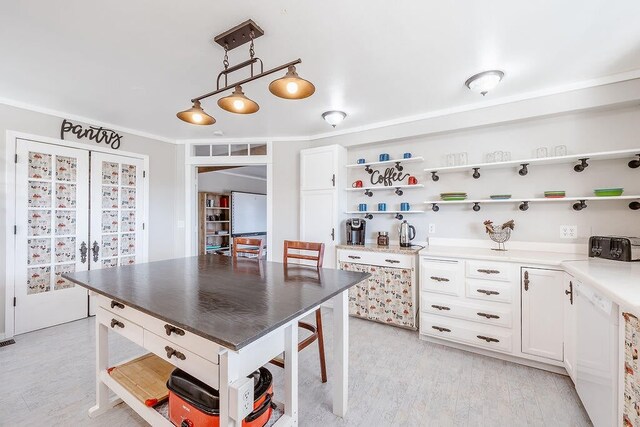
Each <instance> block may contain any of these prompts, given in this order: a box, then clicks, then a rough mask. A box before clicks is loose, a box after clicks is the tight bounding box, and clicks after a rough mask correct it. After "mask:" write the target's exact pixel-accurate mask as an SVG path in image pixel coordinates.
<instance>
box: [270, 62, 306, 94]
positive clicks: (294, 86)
mask: <svg viewBox="0 0 640 427" xmlns="http://www.w3.org/2000/svg"><path fill="white" fill-rule="evenodd" d="M269 91H270V92H271V93H272V94H274V95H275V96H277V97H280V98H284V99H304V98H308V97H310V96H311V95H313V92H315V91H316V87H315V86H314V85H313V83H311V82H310V81H308V80H305V79H303V78H301V77H300V76H298V73H297V72H296V67H295V65H291V66H290V67H289V68H288V70H287V74H285V75H284V77H281V78H279V79H277V80H274V81H272V82H271V84H270V85H269Z"/></svg>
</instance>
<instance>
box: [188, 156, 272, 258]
mask: <svg viewBox="0 0 640 427" xmlns="http://www.w3.org/2000/svg"><path fill="white" fill-rule="evenodd" d="M197 171H198V206H197V209H198V254H199V255H204V254H212V253H215V254H219V255H227V256H229V255H231V253H232V250H233V242H234V238H235V237H254V238H256V239H260V240H262V242H263V250H266V249H267V248H266V242H267V167H266V165H249V166H200V167H198V168H197Z"/></svg>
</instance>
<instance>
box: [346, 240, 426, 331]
mask: <svg viewBox="0 0 640 427" xmlns="http://www.w3.org/2000/svg"><path fill="white" fill-rule="evenodd" d="M378 255H379V254H376V253H371V254H369V253H367V252H360V251H339V252H338V258H339V268H340V269H341V270H346V271H359V272H365V273H369V274H371V277H369V279H367V280H366V281H364V282H362V283H359V284H357V285H356V286H354V287H352V288H351V289H349V314H351V315H352V316H356V317H361V318H364V319H368V320H373V321H376V322H381V323H386V324H389V325H394V326H401V327H404V328H410V329H416V327H417V325H416V291H415V289H416V273H415V263H414V261H413V260H414V258H415V257H413V256H410V255H393V256H385V257H382V258H381V257H379V256H378ZM354 261H356V262H354ZM378 261H380V262H378ZM385 262H388V263H389V264H390V265H399V267H392V266H387V265H380V264H383V263H385Z"/></svg>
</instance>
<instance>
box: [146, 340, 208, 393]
mask: <svg viewBox="0 0 640 427" xmlns="http://www.w3.org/2000/svg"><path fill="white" fill-rule="evenodd" d="M144 348H146V349H147V350H149V351H151V352H153V353H155V354H156V355H158V356H159V357H161V358H162V359H164V360H166V361H167V362H169V363H171V364H172V365H174V366H177V367H178V368H180V369H182V370H183V371H186V372H187V373H189V374H191V375H193V376H194V377H196V378H198V379H199V380H201V381H204V382H206V383H207V384H209V385H210V386H211V387H213V388H216V389H217V388H219V371H218V365H216V364H214V363H211V362H210V361H208V360H206V359H204V358H202V357H200V356H198V355H197V354H195V353H193V352H191V351H189V350H186V349H185V348H184V347H181V346H179V345H176V344H174V343H172V342H171V341H168V340H166V339H164V338H162V337H159V336H158V335H156V334H154V333H151V332H149V331H146V330H145V331H144Z"/></svg>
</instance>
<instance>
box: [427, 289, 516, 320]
mask: <svg viewBox="0 0 640 427" xmlns="http://www.w3.org/2000/svg"><path fill="white" fill-rule="evenodd" d="M420 307H421V310H422V312H424V313H428V314H432V315H438V316H447V317H455V318H458V319H463V320H470V321H472V322H478V323H484V324H487V325H497V326H501V327H504V328H511V327H512V326H513V315H512V311H511V308H510V307H509V306H507V305H504V304H500V303H490V302H485V303H482V302H480V301H478V303H477V304H474V303H468V302H463V301H460V300H459V299H454V298H446V297H443V296H439V295H436V294H429V293H426V292H424V293H422V296H421V298H420Z"/></svg>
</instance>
